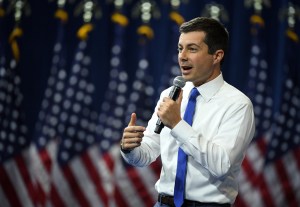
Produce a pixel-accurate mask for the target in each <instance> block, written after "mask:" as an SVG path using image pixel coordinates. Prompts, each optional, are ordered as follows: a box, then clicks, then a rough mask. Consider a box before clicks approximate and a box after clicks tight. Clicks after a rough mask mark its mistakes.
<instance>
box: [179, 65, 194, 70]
mask: <svg viewBox="0 0 300 207" xmlns="http://www.w3.org/2000/svg"><path fill="white" fill-rule="evenodd" d="M181 69H182V70H190V69H192V66H181Z"/></svg>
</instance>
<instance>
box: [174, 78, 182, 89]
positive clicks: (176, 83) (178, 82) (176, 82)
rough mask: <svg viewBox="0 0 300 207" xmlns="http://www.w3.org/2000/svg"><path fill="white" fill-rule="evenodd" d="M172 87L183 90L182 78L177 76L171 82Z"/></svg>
mask: <svg viewBox="0 0 300 207" xmlns="http://www.w3.org/2000/svg"><path fill="white" fill-rule="evenodd" d="M173 85H174V86H176V87H179V88H183V87H184V86H185V80H184V78H183V77H182V76H177V77H176V78H174V80H173Z"/></svg>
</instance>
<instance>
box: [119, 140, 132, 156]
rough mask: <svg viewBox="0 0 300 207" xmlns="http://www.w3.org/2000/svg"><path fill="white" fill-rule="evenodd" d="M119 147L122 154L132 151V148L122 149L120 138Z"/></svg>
mask: <svg viewBox="0 0 300 207" xmlns="http://www.w3.org/2000/svg"><path fill="white" fill-rule="evenodd" d="M120 149H121V151H122V152H123V153H124V154H128V153H130V152H131V151H132V149H123V142H122V140H121V141H120Z"/></svg>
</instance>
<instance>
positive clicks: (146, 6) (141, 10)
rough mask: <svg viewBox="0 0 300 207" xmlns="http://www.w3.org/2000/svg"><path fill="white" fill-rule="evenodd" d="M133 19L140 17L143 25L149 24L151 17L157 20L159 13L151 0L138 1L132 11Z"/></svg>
mask: <svg viewBox="0 0 300 207" xmlns="http://www.w3.org/2000/svg"><path fill="white" fill-rule="evenodd" d="M132 15H133V17H138V16H139V17H140V19H141V21H142V22H143V23H144V24H147V23H149V22H150V20H151V19H152V17H154V18H156V19H157V18H159V17H160V11H159V8H158V7H157V6H156V3H155V2H154V1H152V0H140V1H139V2H138V3H137V4H136V5H135V6H134V8H133V10H132Z"/></svg>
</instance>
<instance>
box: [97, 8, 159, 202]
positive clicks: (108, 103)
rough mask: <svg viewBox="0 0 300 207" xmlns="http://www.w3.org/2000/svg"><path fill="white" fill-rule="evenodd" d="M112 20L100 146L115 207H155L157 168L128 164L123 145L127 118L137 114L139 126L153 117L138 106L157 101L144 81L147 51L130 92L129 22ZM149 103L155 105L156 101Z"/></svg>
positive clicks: (119, 15) (120, 17) (122, 17)
mask: <svg viewBox="0 0 300 207" xmlns="http://www.w3.org/2000/svg"><path fill="white" fill-rule="evenodd" d="M112 20H113V22H114V27H115V28H114V38H115V39H114V43H113V45H112V57H111V71H110V80H109V84H108V90H107V92H106V94H105V100H104V102H103V104H102V107H101V114H100V116H99V123H100V126H99V129H100V130H99V131H100V134H99V137H100V143H101V144H100V146H101V151H102V160H103V162H104V163H105V165H103V166H105V167H106V168H107V170H108V172H109V174H110V175H111V176H112V179H113V181H114V183H113V196H114V202H113V204H114V205H115V206H120V207H121V206H122V207H125V206H152V205H153V203H154V200H155V199H156V195H154V194H155V192H154V184H155V182H156V179H157V175H156V173H155V171H156V169H155V168H153V167H150V168H135V167H132V166H129V165H127V164H126V163H125V162H124V160H123V159H122V157H121V155H120V145H119V143H120V139H121V137H122V132H123V128H124V127H125V126H126V125H127V124H126V122H127V121H128V119H127V118H126V117H127V116H126V115H128V114H129V113H130V112H137V116H138V123H139V124H145V119H143V117H145V116H146V117H147V118H149V116H151V112H150V111H147V110H144V111H143V113H140V111H139V110H140V107H141V105H139V104H137V101H139V100H142V102H143V103H142V104H143V107H145V108H146V107H147V104H146V105H145V102H147V101H145V98H146V99H147V100H148V99H149V98H150V97H151V98H153V96H152V95H153V92H154V90H153V88H151V85H146V84H145V83H144V82H143V81H144V80H145V78H146V77H149V76H147V75H146V73H145V72H146V69H147V67H148V60H147V59H145V58H146V57H144V51H143V49H142V50H141V51H139V52H140V54H141V58H140V59H139V63H138V64H139V69H138V70H137V71H136V79H135V80H134V82H133V84H132V92H131V93H129V92H128V91H129V87H130V85H131V84H129V80H128V73H127V71H126V70H125V67H124V57H123V56H124V51H125V47H126V44H125V40H124V34H125V32H126V26H127V21H128V20H127V17H126V16H125V15H123V14H122V13H115V14H113V16H112ZM142 57H143V58H144V59H143V58H142ZM149 80H150V79H149ZM150 81H151V80H150ZM146 94H147V95H146ZM128 97H129V98H128ZM148 101H149V103H150V105H151V103H152V101H153V100H148ZM131 110H134V111H131ZM139 115H140V117H139ZM125 120H126V121H125Z"/></svg>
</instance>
